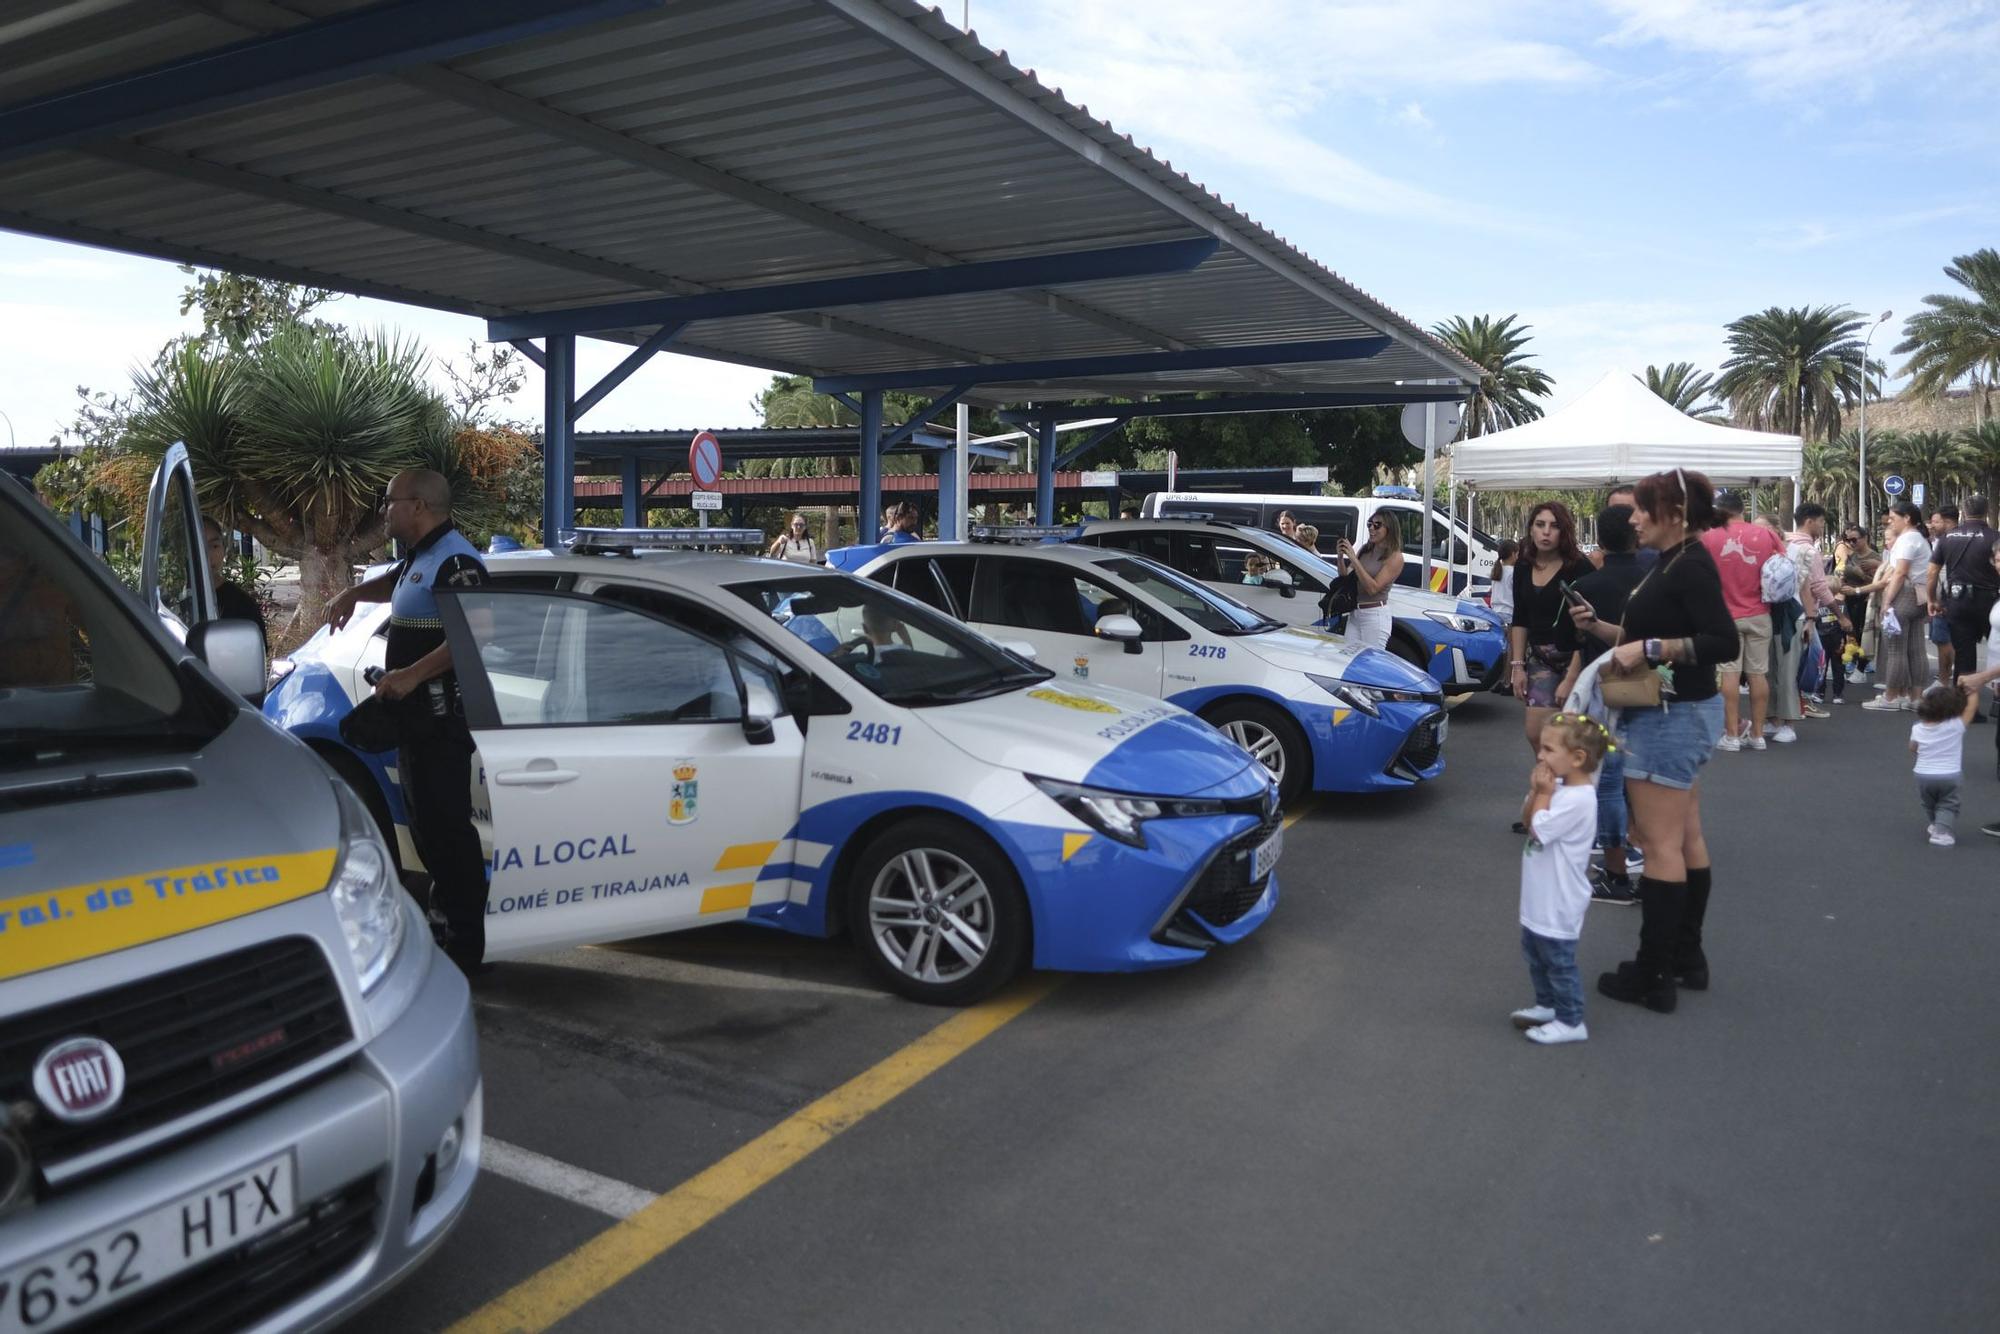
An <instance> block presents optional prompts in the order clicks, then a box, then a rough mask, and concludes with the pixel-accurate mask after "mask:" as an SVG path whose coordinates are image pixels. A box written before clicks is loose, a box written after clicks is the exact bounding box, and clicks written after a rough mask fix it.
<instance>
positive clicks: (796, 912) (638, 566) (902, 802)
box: [265, 529, 1281, 1003]
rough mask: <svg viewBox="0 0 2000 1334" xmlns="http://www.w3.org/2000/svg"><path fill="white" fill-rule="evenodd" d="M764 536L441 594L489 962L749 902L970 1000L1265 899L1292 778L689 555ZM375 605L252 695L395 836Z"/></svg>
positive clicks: (719, 537) (767, 917)
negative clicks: (366, 677) (366, 729)
mask: <svg viewBox="0 0 2000 1334" xmlns="http://www.w3.org/2000/svg"><path fill="white" fill-rule="evenodd" d="M761 540H762V535H761V534H759V533H756V532H755V531H754V530H719V529H708V530H667V529H654V530H644V529H641V530H634V531H631V532H621V531H616V530H612V531H602V532H596V533H586V534H583V535H582V536H581V537H580V538H579V539H578V541H577V543H576V544H575V545H574V546H573V548H572V550H571V551H570V552H569V553H568V554H564V555H551V554H548V553H533V554H524V555H521V556H501V557H496V558H494V559H493V560H492V561H491V562H490V564H489V571H490V573H491V576H492V579H491V583H490V584H488V585H486V586H483V587H480V588H477V589H465V590H459V591H457V592H454V593H446V594H443V595H441V597H440V604H441V614H442V617H443V619H444V622H445V630H446V636H447V639H448V641H449V642H450V644H451V647H452V660H453V663H454V665H455V668H456V670H457V672H458V676H459V681H460V685H461V688H462V691H463V694H464V699H465V710H466V720H467V722H468V724H469V725H470V727H471V730H472V735H473V740H474V742H475V743H476V745H477V747H478V750H479V761H480V763H479V772H478V774H477V776H476V777H475V780H474V781H475V784H476V785H477V789H478V790H477V791H476V792H475V794H474V809H475V812H477V813H478V816H479V819H478V823H480V825H481V834H482V837H483V838H484V839H485V841H486V844H487V847H488V849H489V853H488V855H489V859H490V865H491V868H492V870H491V881H490V885H491V888H490V896H489V900H488V908H487V913H488V916H487V955H488V957H490V958H506V957H508V956H510V955H520V954H524V953H528V952H532V951H537V950H546V949H553V948H559V947H564V946H569V945H577V944H584V943H588V942H593V941H606V940H616V939H621V938H628V937H633V936H641V935H649V934H654V933H658V932H665V931H675V930H681V929H684V928H688V927H697V926H705V925H709V924H712V923H717V922H727V921H732V920H748V921H751V922H755V923H762V924H765V925H769V926H774V927H779V928H783V929H786V930H790V931H795V932H799V933H802V934H806V935H815V936H826V935H833V934H837V933H840V932H842V931H846V932H848V933H850V934H852V935H853V936H854V938H855V940H856V943H857V945H858V946H859V948H860V950H861V954H862V957H863V958H864V959H865V960H866V961H867V962H868V964H869V966H870V967H871V969H872V970H873V971H874V972H875V973H876V974H877V975H878V976H879V977H880V979H881V980H882V981H883V982H884V983H885V984H886V985H888V986H889V987H891V988H893V989H895V990H898V991H900V992H902V993H903V994H905V995H908V996H912V997H915V998H917V999H920V1000H926V1001H935V1002H941V1003H964V1002H967V1001H970V1000H973V999H975V998H977V997H978V996H981V995H983V994H985V993H987V992H989V991H990V990H992V989H993V988H994V987H997V986H999V985H1000V984H1001V983H1003V982H1004V981H1006V980H1007V978H1008V977H1010V976H1011V975H1012V974H1013V973H1014V972H1016V971H1017V969H1018V968H1019V967H1020V966H1022V965H1024V964H1027V963H1029V962H1032V963H1033V964H1034V966H1036V967H1041V968H1058V969H1076V970H1106V971H1109V970H1128V969H1141V968H1156V967H1164V966H1168V965H1173V964H1183V963H1189V962H1192V961H1194V960H1196V959H1199V958H1201V957H1202V956H1203V955H1204V954H1205V953H1206V952H1207V951H1208V950H1210V949H1212V948H1214V947H1215V946H1216V945H1218V944H1227V943H1230V942H1233V941H1236V940H1240V939H1242V938H1243V937H1244V936H1246V935H1248V934H1249V933H1250V932H1251V931H1252V930H1254V929H1256V927H1258V926H1259V925H1260V924H1262V922H1263V921H1264V920H1265V919H1266V918H1267V917H1268V916H1269V915H1270V913H1271V910H1272V908H1273V906H1274V905H1275V904H1276V902H1277V898H1278V878H1277V875H1276V873H1275V866H1276V862H1277V857H1278V850H1279V848H1280V846H1281V842H1280V840H1281V829H1280V816H1279V810H1278V799H1277V790H1276V786H1275V785H1274V784H1273V783H1272V781H1271V779H1270V778H1269V776H1268V775H1267V774H1266V772H1265V771H1264V769H1262V768H1261V767H1260V766H1258V765H1257V764H1256V763H1255V762H1254V761H1252V760H1251V759H1250V757H1249V756H1248V755H1246V754H1245V753H1244V752H1243V751H1242V750H1241V749H1240V748H1238V747H1237V746H1234V745H1232V744H1230V743H1229V742H1228V741H1227V740H1226V739H1225V738H1223V737H1222V736H1220V735H1219V734H1217V733H1216V732H1215V731H1213V730H1212V729H1210V728H1209V727H1208V726H1206V725H1205V724H1203V723H1202V722H1200V721H1199V720H1197V719H1196V718H1194V717H1192V716H1191V715H1189V714H1188V713H1186V712H1185V711H1183V710H1181V709H1179V708H1176V707H1174V706H1173V705H1171V704H1166V703H1163V702H1161V701H1160V700H1158V699H1148V698H1145V697H1142V696H1138V695H1133V694H1130V693H1127V692H1125V691H1121V690H1115V689H1108V688H1105V687H1103V686H1100V685H1098V684H1096V683H1085V682H1080V681H1073V680H1069V679H1066V678H1060V679H1059V678H1056V677H1054V676H1053V675H1052V674H1051V673H1050V672H1048V671H1047V670H1044V669H1043V668H1040V667H1037V666H1035V665H1034V664H1032V663H1031V662H1029V661H1027V660H1026V659H1024V658H1021V657H1017V656H1015V655H1013V654H1011V653H1009V652H1008V651H1006V650H1004V649H1002V648H1000V647H999V646H997V645H996V644H994V643H993V642H991V641H989V640H987V639H986V638H984V637H982V636H981V635H978V634H976V633H974V632H973V631H971V630H969V629H967V628H966V627H965V626H963V625H961V624H959V623H958V622H957V621H954V620H952V619H950V618H948V617H945V616H941V615H939V614H938V613H937V612H935V611H933V610H932V609H930V608H929V607H926V606H924V605H923V604H921V603H919V602H915V601H913V600H911V599H908V598H905V597H902V596H900V595H898V594H896V593H894V592H892V591H890V590H888V589H885V588H882V587H881V586H879V585H877V584H874V583H871V582H869V581H867V580H862V579H856V578H854V577H852V576H849V575H845V574H840V573H836V572H833V571H827V570H816V569H806V568H801V567H800V566H798V565H788V564H785V563H782V562H777V561H768V560H764V559H761V558H753V557H748V556H742V555H731V554H721V553H717V552H714V551H702V550H691V549H685V548H688V547H692V546H697V545H715V544H718V543H722V542H731V543H735V544H737V545H738V546H740V547H742V548H744V549H753V548H755V547H757V546H760V545H761ZM656 547H668V548H672V547H679V548H683V549H666V550H661V549H653V548H656ZM385 624H386V613H385V612H384V611H382V610H381V609H380V608H376V609H374V610H373V611H372V614H371V613H370V612H366V611H364V612H360V613H357V614H356V615H355V617H354V618H353V619H352V620H351V621H349V622H348V624H347V626H346V627H344V628H343V629H342V630H341V631H338V632H332V631H323V632H321V633H320V634H319V635H317V636H315V638H314V639H313V640H312V641H311V642H309V643H308V644H307V645H306V646H304V647H303V648H302V649H301V650H299V651H298V652H296V653H294V654H293V655H292V668H291V670H290V672H289V673H288V674H287V675H286V677H285V678H284V679H283V681H282V682H280V684H279V685H278V686H277V687H276V688H274V689H273V690H272V692H271V694H270V696H269V698H268V699H267V701H266V705H265V712H266V714H267V715H268V716H269V717H270V718H272V719H273V720H274V721H276V722H277V723H278V724H279V725H280V726H282V727H284V728H286V729H287V730H289V731H290V732H292V733H293V734H294V735H295V736H298V737H300V738H302V739H304V740H305V741H306V742H307V744H309V745H311V746H312V747H313V748H314V749H315V750H317V751H319V752H320V754H321V755H323V756H324V757H326V758H327V759H328V761H329V762H330V763H331V764H332V765H333V766H334V768H335V769H336V770H337V771H338V772H340V773H342V774H343V775H344V776H346V777H347V779H348V781H349V782H350V783H352V784H353V785H354V786H356V787H357V788H358V789H359V790H360V791H361V792H362V794H363V796H364V798H365V799H367V800H368V802H369V804H370V806H371V807H372V808H373V809H374V810H375V812H376V818H377V819H378V821H380V822H381V823H382V824H383V825H384V826H385V828H388V829H390V830H392V831H393V832H395V833H401V832H402V831H401V830H398V829H396V828H395V827H396V826H397V825H399V824H401V823H402V808H401V802H400V799H399V794H398V791H397V786H396V781H395V775H394V773H393V769H392V767H391V766H392V765H393V762H394V756H393V754H388V755H362V754H360V753H358V752H355V751H353V750H350V749H348V748H346V746H345V745H344V744H343V743H342V741H341V739H340V734H339V722H340V719H341V718H342V717H343V716H344V715H345V714H346V713H347V712H348V711H349V710H350V709H351V708H352V706H353V702H354V701H356V700H358V699H360V698H362V697H363V696H364V695H365V693H366V690H367V687H366V686H365V684H364V683H363V680H362V674H363V673H364V672H365V671H366V669H367V668H368V667H370V666H371V665H374V664H375V663H379V662H380V660H381V653H382V639H381V631H382V629H383V627H384V625H385ZM407 846H408V845H407V844H405V847H406V849H407ZM413 860H414V858H413V856H412V855H411V854H410V852H408V851H407V850H406V852H405V864H406V865H407V864H409V863H410V862H411V861H413Z"/></svg>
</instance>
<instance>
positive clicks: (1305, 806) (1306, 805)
mask: <svg viewBox="0 0 2000 1334" xmlns="http://www.w3.org/2000/svg"><path fill="white" fill-rule="evenodd" d="M1312 808H1313V804H1312V798H1311V797H1307V798H1306V799H1305V800H1304V801H1302V802H1300V803H1299V808H1298V809H1297V810H1295V811H1293V812H1292V813H1291V814H1290V815H1287V816H1286V817H1285V822H1284V824H1282V825H1280V826H1279V828H1281V829H1290V828H1291V827H1292V826H1293V825H1295V824H1297V823H1298V822H1299V820H1300V818H1301V817H1303V816H1304V815H1305V814H1306V812H1308V811H1310V810H1311V809H1312Z"/></svg>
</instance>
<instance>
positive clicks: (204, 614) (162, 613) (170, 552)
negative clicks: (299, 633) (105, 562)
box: [139, 442, 265, 701]
mask: <svg viewBox="0 0 2000 1334" xmlns="http://www.w3.org/2000/svg"><path fill="white" fill-rule="evenodd" d="M139 597H140V599H141V600H142V601H143V602H145V604H146V606H147V607H148V608H149V609H150V610H151V611H152V613H153V614H154V615H155V616H157V617H159V618H160V624H162V625H164V626H165V627H166V628H167V633H169V634H171V635H172V636H173V637H174V638H175V639H178V640H180V641H181V642H182V643H184V644H186V645H187V646H188V648H189V649H191V650H192V651H193V652H194V653H195V655H196V656H197V657H199V658H201V660H202V661H203V662H206V663H207V664H208V666H209V670H211V671H213V672H214V673H215V674H216V676H217V677H219V678H220V679H221V681H222V683H223V684H224V685H225V686H227V687H229V688H230V689H231V690H234V691H235V692H236V693H237V694H239V695H244V696H246V697H248V698H249V699H251V700H253V701H261V700H262V699H263V697H264V686H265V643H264V627H263V626H262V625H260V624H258V623H257V622H255V621H249V620H241V621H237V620H227V621H225V620H220V619H218V618H217V613H216V605H215V577H214V572H213V571H211V570H210V569H209V568H208V544H207V543H206V542H205V541H203V540H202V531H201V506H200V503H199V502H198V501H197V500H196V499H195V493H194V467H193V465H191V464H190V463H189V462H188V452H187V446H186V445H183V444H180V443H178V442H176V443H175V444H173V445H170V446H168V448H167V452H166V456H165V457H164V458H162V459H161V460H160V466H159V467H158V468H157V469H155V470H154V472H153V483H152V486H151V487H150V488H148V490H147V492H146V531H145V537H144V545H143V546H142V547H141V557H140V563H139Z"/></svg>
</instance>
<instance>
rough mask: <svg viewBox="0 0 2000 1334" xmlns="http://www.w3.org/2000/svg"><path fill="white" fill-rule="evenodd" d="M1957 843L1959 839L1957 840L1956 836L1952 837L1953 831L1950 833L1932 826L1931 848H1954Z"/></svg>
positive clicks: (1947, 830)
mask: <svg viewBox="0 0 2000 1334" xmlns="http://www.w3.org/2000/svg"><path fill="white" fill-rule="evenodd" d="M1957 842H1958V839H1957V838H1955V837H1954V836H1953V835H1952V832H1951V831H1950V830H1949V829H1940V828H1938V827H1937V826H1936V825H1932V826H1931V846H1932V847H1934V848H1949V847H1951V846H1953V845H1954V844H1956V843H1957Z"/></svg>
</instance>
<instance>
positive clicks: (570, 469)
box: [542, 334, 576, 550]
mask: <svg viewBox="0 0 2000 1334" xmlns="http://www.w3.org/2000/svg"><path fill="white" fill-rule="evenodd" d="M543 356H544V358H545V365H544V368H543V374H542V545H543V546H545V547H548V548H550V549H551V550H553V549H554V548H555V545H556V543H557V541H558V540H559V539H558V537H557V534H558V533H560V532H562V531H563V530H564V529H566V528H574V527H576V442H575V440H574V439H573V438H572V436H571V435H570V425H571V422H570V414H571V412H572V411H573V410H574V408H575V405H576V335H574V334H559V335H558V334H552V335H550V336H549V339H548V342H547V344H546V345H545V347H544V348H543Z"/></svg>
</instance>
